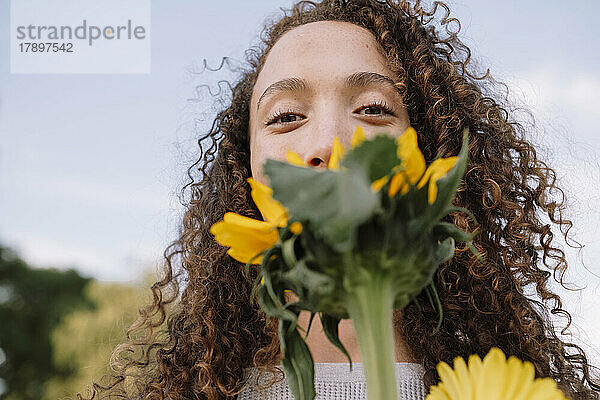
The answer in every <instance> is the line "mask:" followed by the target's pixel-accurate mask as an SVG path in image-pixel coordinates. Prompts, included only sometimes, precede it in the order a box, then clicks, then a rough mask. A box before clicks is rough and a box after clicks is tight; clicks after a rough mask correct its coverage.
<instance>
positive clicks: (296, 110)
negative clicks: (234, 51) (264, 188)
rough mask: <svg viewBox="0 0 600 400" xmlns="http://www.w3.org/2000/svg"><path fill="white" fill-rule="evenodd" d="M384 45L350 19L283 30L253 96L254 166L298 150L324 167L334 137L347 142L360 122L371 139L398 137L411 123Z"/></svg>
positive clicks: (258, 168)
mask: <svg viewBox="0 0 600 400" xmlns="http://www.w3.org/2000/svg"><path fill="white" fill-rule="evenodd" d="M379 49H380V47H379V44H378V43H377V42H376V40H375V37H374V36H373V34H372V33H371V32H369V31H368V30H366V29H364V28H362V27H359V26H357V25H354V24H351V23H347V22H337V21H320V22H312V23H309V24H305V25H301V26H299V27H297V28H294V29H292V30H290V31H289V32H287V33H285V34H284V35H283V36H282V37H281V38H280V39H279V40H278V41H277V42H276V43H275V45H274V46H273V48H272V49H271V51H270V52H269V55H268V56H267V59H266V61H265V64H264V65H263V68H262V70H261V72H260V74H259V75H258V78H257V81H256V84H255V86H254V89H253V91H252V98H251V100H250V107H251V108H250V126H249V132H250V166H251V169H252V176H253V177H254V178H255V179H257V180H258V181H259V182H261V183H264V184H267V185H268V184H269V182H268V178H267V177H266V176H265V175H263V171H262V165H263V163H264V162H265V161H266V159H268V158H271V159H275V160H281V161H284V160H286V157H285V155H286V150H288V149H289V150H292V151H295V152H296V153H298V154H299V155H300V157H302V159H303V160H304V161H305V162H306V163H307V165H310V166H313V167H314V168H326V166H327V162H328V161H329V157H330V155H331V149H332V144H333V138H334V137H335V136H337V137H338V138H339V139H340V141H341V142H342V144H343V145H344V147H345V148H346V149H349V148H350V141H351V138H352V134H353V133H354V130H355V129H356V126H357V125H360V126H362V128H363V129H364V133H365V136H366V137H367V138H369V137H372V136H375V135H376V134H378V133H387V134H389V135H391V136H393V137H397V136H399V135H401V134H402V133H403V132H404V131H405V130H406V129H407V128H408V127H409V126H410V121H409V118H408V113H407V112H406V109H405V108H404V106H403V104H402V99H401V97H400V94H399V93H398V90H397V89H396V88H395V87H394V85H393V83H394V82H398V78H397V77H396V76H394V75H393V73H392V71H390V69H389V67H387V64H386V59H385V57H384V56H383V55H382V54H381V53H380V52H379V51H378V50H379Z"/></svg>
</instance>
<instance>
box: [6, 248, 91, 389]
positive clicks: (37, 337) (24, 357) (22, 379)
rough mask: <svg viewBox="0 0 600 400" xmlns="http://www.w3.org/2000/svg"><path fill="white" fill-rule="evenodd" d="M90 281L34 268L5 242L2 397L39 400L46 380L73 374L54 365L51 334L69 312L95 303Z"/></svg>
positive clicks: (67, 272)
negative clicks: (88, 297) (89, 293)
mask: <svg viewBox="0 0 600 400" xmlns="http://www.w3.org/2000/svg"><path fill="white" fill-rule="evenodd" d="M89 282H90V279H89V278H84V277H82V276H80V275H79V274H78V273H77V272H75V271H73V270H68V271H59V270H55V269H34V268H32V267H31V266H29V265H28V264H27V263H26V262H25V261H23V260H21V259H20V258H19V257H18V256H17V255H16V254H15V253H14V252H13V251H11V250H10V249H8V248H6V247H2V246H0V349H1V352H2V353H1V354H2V355H3V357H2V359H3V360H0V362H2V361H4V362H2V363H1V364H0V379H2V384H3V390H2V393H1V394H0V399H3V400H29V399H31V400H38V399H40V398H41V396H42V394H43V391H44V383H45V382H46V380H48V379H49V378H50V377H68V376H69V375H70V374H71V373H73V369H70V368H68V367H67V366H66V365H56V364H55V363H54V361H53V357H54V354H53V348H52V344H51V341H50V334H51V332H52V331H53V329H54V328H55V327H56V326H57V325H58V324H59V323H60V322H61V319H62V317H63V316H64V315H66V314H67V313H69V312H71V311H73V310H75V309H86V308H87V309H89V308H90V307H91V306H92V304H91V303H90V302H89V301H87V300H86V299H85V296H84V289H85V287H86V286H87V285H88V283H89ZM73 336H74V337H76V336H77V332H73Z"/></svg>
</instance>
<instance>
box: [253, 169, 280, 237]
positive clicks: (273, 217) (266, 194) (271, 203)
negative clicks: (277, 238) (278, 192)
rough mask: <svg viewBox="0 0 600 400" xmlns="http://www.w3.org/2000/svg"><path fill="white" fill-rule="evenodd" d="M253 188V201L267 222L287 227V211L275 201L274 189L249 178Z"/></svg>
mask: <svg viewBox="0 0 600 400" xmlns="http://www.w3.org/2000/svg"><path fill="white" fill-rule="evenodd" d="M247 181H248V183H250V186H251V187H252V192H251V195H252V199H253V200H254V203H255V204H256V207H258V209H259V210H260V212H261V213H262V215H263V216H264V217H265V219H266V220H267V222H269V223H271V224H272V225H275V226H278V227H280V228H283V227H284V226H286V225H287V218H288V217H287V211H286V209H285V207H283V205H281V203H280V202H278V201H277V200H274V199H273V197H272V196H273V189H271V188H270V187H268V186H267V185H263V184H262V183H260V182H259V181H257V180H256V179H254V178H248V179H247Z"/></svg>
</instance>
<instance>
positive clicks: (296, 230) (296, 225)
mask: <svg viewBox="0 0 600 400" xmlns="http://www.w3.org/2000/svg"><path fill="white" fill-rule="evenodd" d="M290 232H292V233H293V234H294V235H299V234H300V233H301V232H302V224H301V223H300V222H298V221H296V222H292V224H291V225H290Z"/></svg>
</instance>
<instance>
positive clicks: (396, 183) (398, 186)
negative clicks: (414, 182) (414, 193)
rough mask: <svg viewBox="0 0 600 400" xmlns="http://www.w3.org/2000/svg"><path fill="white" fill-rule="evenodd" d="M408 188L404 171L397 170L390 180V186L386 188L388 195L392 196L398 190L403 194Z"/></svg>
mask: <svg viewBox="0 0 600 400" xmlns="http://www.w3.org/2000/svg"><path fill="white" fill-rule="evenodd" d="M409 189H410V187H409V184H408V182H407V180H406V178H405V174H404V171H400V172H397V173H396V174H394V176H393V177H392V180H391V181H390V187H389V189H388V196H390V197H394V196H395V195H396V193H398V191H400V194H402V195H405V194H406V193H407V192H408V190H409Z"/></svg>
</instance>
